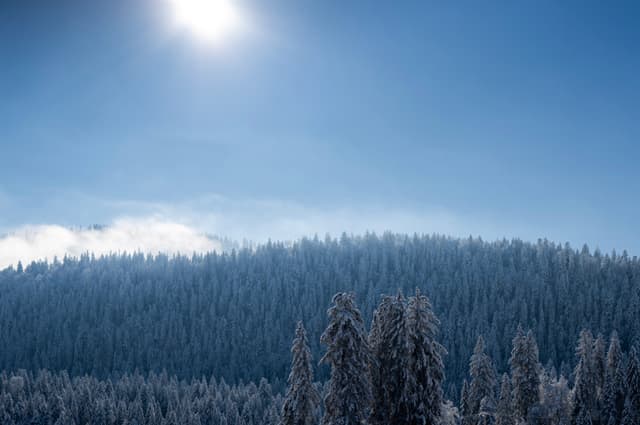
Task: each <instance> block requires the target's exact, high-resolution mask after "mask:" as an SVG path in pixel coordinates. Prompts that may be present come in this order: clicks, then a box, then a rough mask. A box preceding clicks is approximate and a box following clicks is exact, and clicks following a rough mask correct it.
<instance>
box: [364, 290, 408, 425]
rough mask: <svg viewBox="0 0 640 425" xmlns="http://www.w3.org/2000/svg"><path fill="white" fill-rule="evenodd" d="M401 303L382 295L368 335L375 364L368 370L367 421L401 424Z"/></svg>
mask: <svg viewBox="0 0 640 425" xmlns="http://www.w3.org/2000/svg"><path fill="white" fill-rule="evenodd" d="M405 310H406V306H405V300H404V298H403V297H402V295H400V294H399V295H398V296H397V297H389V296H384V297H383V298H382V301H381V302H380V305H379V306H378V309H377V310H376V312H375V316H374V317H375V318H374V322H373V325H372V330H371V333H370V336H369V341H370V344H372V345H371V351H372V354H373V357H374V359H375V362H374V363H373V367H372V369H373V370H372V374H371V376H372V393H373V405H372V413H371V417H370V422H371V423H372V424H380V425H395V424H399V425H405V424H406V423H407V421H408V418H407V417H406V416H407V413H406V409H405V408H404V407H405V406H406V400H405V395H406V393H405V391H406V378H407V331H406V320H405Z"/></svg>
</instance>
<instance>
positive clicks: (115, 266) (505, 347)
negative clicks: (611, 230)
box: [0, 234, 640, 400]
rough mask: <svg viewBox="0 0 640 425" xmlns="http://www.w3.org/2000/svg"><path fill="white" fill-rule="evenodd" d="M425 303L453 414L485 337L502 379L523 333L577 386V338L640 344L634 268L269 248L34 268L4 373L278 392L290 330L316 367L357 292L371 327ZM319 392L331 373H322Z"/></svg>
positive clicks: (5, 313)
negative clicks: (401, 305)
mask: <svg viewBox="0 0 640 425" xmlns="http://www.w3.org/2000/svg"><path fill="white" fill-rule="evenodd" d="M416 288H419V289H420V291H422V292H423V293H425V294H427V295H428V296H429V298H430V300H431V301H432V304H433V308H434V311H435V313H436V314H437V316H438V317H439V319H440V322H441V327H440V333H439V335H438V340H439V341H440V343H441V344H442V345H443V346H444V348H445V349H446V350H447V352H448V355H447V356H446V357H445V359H444V364H445V375H446V382H445V386H444V390H445V394H446V396H447V397H448V398H451V399H454V400H457V398H458V396H459V394H460V390H461V385H462V381H463V379H464V378H465V377H466V376H467V374H468V361H469V358H470V356H471V355H472V354H473V349H474V344H475V342H476V339H477V337H478V336H480V335H482V336H483V337H484V340H485V346H486V351H487V353H488V355H490V357H491V358H492V359H493V361H494V363H495V366H496V369H497V372H498V373H502V372H504V371H506V370H507V369H508V359H509V356H510V351H511V343H512V339H513V338H514V336H515V334H516V329H517V327H518V325H522V326H523V327H524V328H526V329H531V330H532V332H533V335H534V336H535V339H536V341H537V344H538V346H539V352H540V362H541V363H542V364H543V365H548V366H553V367H555V368H556V369H557V370H558V371H559V372H561V373H562V374H563V375H564V376H566V377H568V378H569V379H571V376H572V371H573V369H574V367H575V364H576V356H575V341H576V340H577V339H578V336H579V334H580V331H581V330H582V329H583V328H587V329H590V330H591V331H592V332H593V333H594V334H596V335H597V334H599V333H602V334H603V335H605V336H607V337H608V335H610V333H611V332H612V331H613V330H617V332H618V335H619V337H620V341H621V345H622V347H623V349H624V350H627V349H628V348H629V347H630V346H631V345H632V344H633V343H634V342H637V341H638V340H640V327H639V326H638V323H640V294H639V288H640V261H639V260H638V258H637V257H630V256H629V255H627V254H626V253H623V254H616V253H615V252H614V253H611V254H606V255H605V254H602V253H600V252H599V251H595V252H590V251H589V250H588V249H587V248H586V247H584V248H582V249H580V250H576V249H574V248H572V247H570V246H569V245H558V244H554V243H551V242H548V241H545V240H540V241H538V242H537V243H528V242H523V241H521V240H512V241H507V240H502V241H496V242H485V241H483V240H481V239H473V238H468V239H454V238H448V237H443V236H407V235H396V234H384V235H382V236H377V235H375V234H366V235H364V236H346V235H343V236H342V237H341V238H339V239H330V238H326V239H325V240H320V239H317V238H315V239H302V240H300V241H298V242H295V243H293V244H285V243H278V242H270V243H266V244H264V245H260V246H258V247H255V248H253V249H241V250H233V251H231V252H224V253H209V254H202V255H193V256H189V257H187V256H174V257H169V256H165V255H159V256H145V255H143V254H133V255H127V254H123V255H111V256H100V257H93V256H91V255H84V256H81V257H80V258H65V259H63V260H61V261H56V262H54V263H46V262H34V263H31V264H29V265H27V266H23V265H20V266H18V267H15V268H8V269H5V270H3V271H1V272H0V344H1V346H2V347H3V349H2V350H0V369H4V370H17V369H21V368H22V369H26V370H31V371H36V370H39V369H48V370H52V371H62V370H67V371H68V372H69V374H70V375H71V376H75V375H83V374H90V375H93V376H95V377H97V378H106V377H114V376H121V375H123V374H125V373H132V372H134V371H136V370H138V371H141V372H145V373H146V372H152V371H153V372H161V371H166V372H167V373H168V374H169V375H176V376H177V377H179V378H184V379H191V378H200V377H202V376H205V377H210V376H215V377H217V378H218V379H224V380H225V381H226V382H229V383H239V382H241V381H242V382H249V381H254V382H258V381H259V380H260V379H261V378H263V377H264V378H267V379H268V380H269V381H270V382H271V383H272V385H274V388H276V389H277V390H278V391H280V390H281V389H282V387H283V385H282V384H283V383H284V380H285V379H286V377H287V374H288V368H289V363H290V353H289V348H290V343H291V335H292V330H293V329H294V328H295V324H296V322H297V321H298V320H302V321H304V323H305V326H306V328H307V331H308V334H309V344H310V348H311V352H312V353H313V356H314V358H320V357H321V354H322V353H323V348H322V347H321V346H320V334H321V333H322V331H323V329H324V328H325V327H326V320H327V319H326V317H327V316H326V309H327V307H328V306H329V304H330V301H331V298H332V296H333V295H334V294H335V293H336V292H339V291H353V292H354V293H355V299H356V300H357V303H358V305H359V306H360V309H361V310H362V313H363V318H364V321H365V323H367V324H369V323H371V319H372V314H373V311H374V309H375V308H376V306H377V305H378V303H379V301H380V295H381V294H395V293H397V292H398V291H401V292H403V293H405V294H410V293H413V292H414V291H415V289H416ZM316 369H317V370H316V377H317V378H318V380H320V381H322V380H325V379H326V378H327V377H328V368H326V367H316Z"/></svg>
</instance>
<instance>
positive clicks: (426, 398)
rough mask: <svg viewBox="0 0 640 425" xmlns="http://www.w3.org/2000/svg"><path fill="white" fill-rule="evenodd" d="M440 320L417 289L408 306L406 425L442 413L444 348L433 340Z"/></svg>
mask: <svg viewBox="0 0 640 425" xmlns="http://www.w3.org/2000/svg"><path fill="white" fill-rule="evenodd" d="M439 325H440V322H439V321H438V318H437V317H436V315H435V314H434V313H433V310H432V308H431V303H430V302H429V299H428V298H427V297H426V296H424V295H422V294H420V291H419V290H416V295H415V296H414V297H410V298H409V305H408V310H407V333H408V337H407V339H408V376H407V388H406V393H407V394H408V395H407V406H406V409H407V417H408V421H407V422H406V423H407V424H409V425H436V424H438V423H439V421H440V419H441V417H442V405H443V404H444V396H443V394H442V382H443V381H444V377H445V376H444V364H443V361H442V358H443V356H444V355H446V350H445V349H444V347H443V346H442V345H440V344H439V343H438V342H437V341H436V335H437V333H438V327H439Z"/></svg>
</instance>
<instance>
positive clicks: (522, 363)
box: [509, 326, 540, 420]
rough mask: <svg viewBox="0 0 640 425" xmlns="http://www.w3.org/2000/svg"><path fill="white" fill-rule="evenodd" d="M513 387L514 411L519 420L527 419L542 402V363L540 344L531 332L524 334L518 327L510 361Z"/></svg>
mask: <svg viewBox="0 0 640 425" xmlns="http://www.w3.org/2000/svg"><path fill="white" fill-rule="evenodd" d="M509 365H510V366H511V381H512V387H513V390H512V391H513V411H514V414H515V415H516V417H517V418H519V419H522V420H524V419H526V418H527V416H528V413H529V409H530V408H531V407H532V406H534V405H535V404H536V403H538V402H539V401H540V362H539V360H538V344H537V343H536V341H535V338H534V337H533V333H532V332H531V331H529V332H528V333H527V334H526V335H525V334H524V332H523V330H522V327H520V326H518V330H517V332H516V336H515V337H514V338H513V349H512V350H511V358H510V359H509Z"/></svg>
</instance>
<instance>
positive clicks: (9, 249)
mask: <svg viewBox="0 0 640 425" xmlns="http://www.w3.org/2000/svg"><path fill="white" fill-rule="evenodd" d="M212 250H220V245H219V244H218V243H217V242H216V241H214V240H212V239H210V238H208V237H207V236H205V235H204V234H202V233H200V232H199V231H197V230H195V229H194V228H192V227H190V226H188V225H185V224H182V223H178V222H175V221H169V220H166V219H163V218H160V217H155V216H151V217H145V218H122V219H118V220H115V221H114V222H113V223H112V224H111V225H109V226H105V227H101V228H89V229H69V228H66V227H63V226H58V225H36V226H23V227H21V228H19V229H16V230H14V231H12V232H11V233H9V234H7V235H6V236H4V237H2V238H0V269H3V268H5V267H8V266H10V265H15V264H17V263H18V261H22V262H23V263H28V262H31V261H33V260H41V259H48V260H53V258H54V257H58V258H62V257H64V256H65V255H69V256H74V257H77V256H80V255H82V254H83V253H86V252H91V253H94V254H96V255H100V254H109V253H121V252H144V253H150V254H157V253H167V254H175V253H182V254H191V253H193V252H204V251H212Z"/></svg>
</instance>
